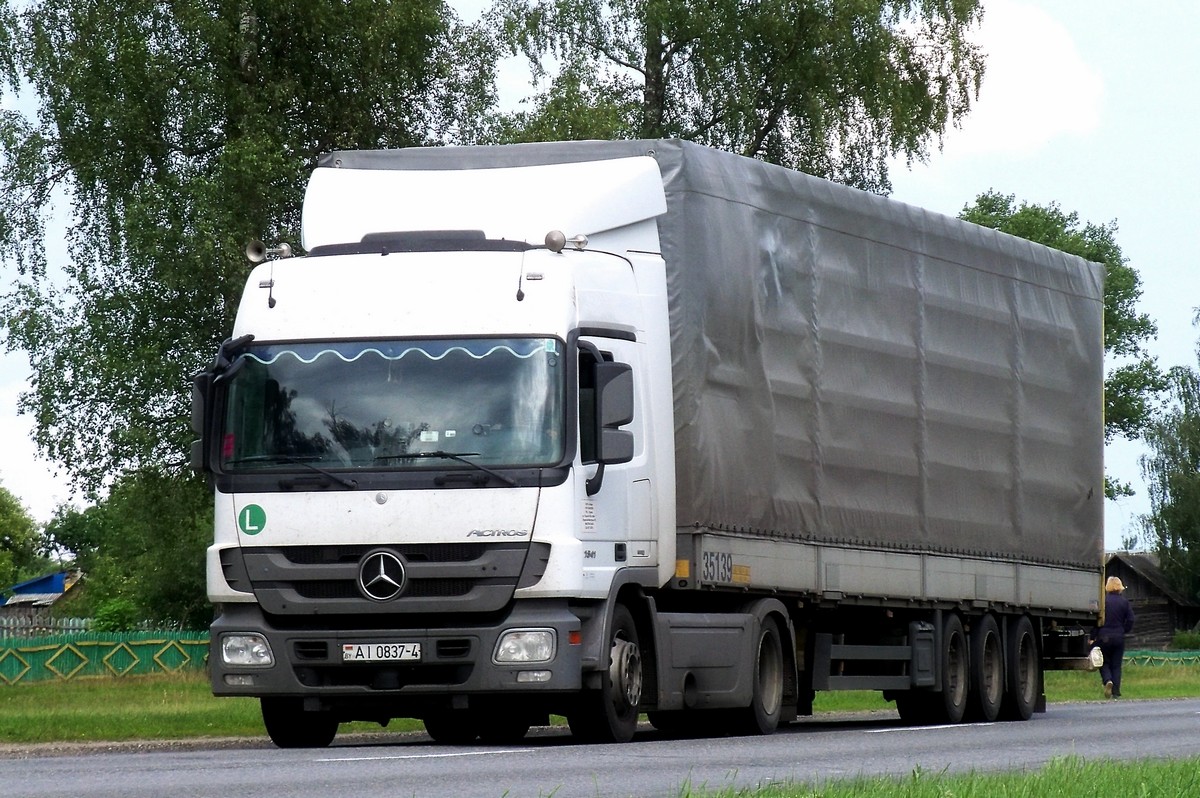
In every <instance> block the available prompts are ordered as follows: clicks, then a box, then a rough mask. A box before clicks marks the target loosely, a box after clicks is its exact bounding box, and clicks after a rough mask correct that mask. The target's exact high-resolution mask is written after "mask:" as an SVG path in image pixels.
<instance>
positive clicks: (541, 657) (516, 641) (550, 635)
mask: <svg viewBox="0 0 1200 798" xmlns="http://www.w3.org/2000/svg"><path fill="white" fill-rule="evenodd" d="M492 659H493V661H495V662H496V663H497V664H499V663H506V662H549V661H550V660H552V659H554V630H553V629H510V630H509V631H507V632H505V633H504V634H503V635H501V636H500V642H498V643H497V644H496V653H495V655H494V656H493V657H492Z"/></svg>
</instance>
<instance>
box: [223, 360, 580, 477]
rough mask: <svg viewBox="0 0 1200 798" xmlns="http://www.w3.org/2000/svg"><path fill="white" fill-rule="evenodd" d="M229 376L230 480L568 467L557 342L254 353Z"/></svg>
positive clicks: (226, 460)
mask: <svg viewBox="0 0 1200 798" xmlns="http://www.w3.org/2000/svg"><path fill="white" fill-rule="evenodd" d="M239 360H240V361H241V362H240V363H235V364H234V365H233V367H232V368H231V370H230V371H231V372H232V373H233V374H234V376H233V378H232V379H231V380H230V385H229V389H228V400H227V402H226V410H225V424H224V430H223V437H222V441H221V443H222V445H221V466H222V470H224V471H226V472H245V471H254V470H261V469H267V468H276V469H278V468H292V469H294V468H295V467H296V466H297V465H299V464H307V465H309V466H317V467H319V468H321V469H329V470H338V469H370V470H385V469H390V470H408V469H426V470H428V469H440V470H445V469H448V468H467V467H468V466H467V465H466V464H467V463H474V464H478V465H482V466H484V467H487V468H496V467H505V466H550V465H555V464H557V463H558V462H559V461H560V460H561V459H562V457H563V417H562V413H563V392H564V390H565V385H566V382H565V380H564V378H563V373H562V372H563V358H562V344H561V342H560V341H558V340H557V339H553V338H520V339H497V338H488V339H473V340H424V341H357V342H337V343H320V344H314V343H304V344H295V343H291V344H270V345H261V346H251V347H249V348H248V349H247V350H246V351H245V352H244V353H243V354H242V355H241V356H240V358H239Z"/></svg>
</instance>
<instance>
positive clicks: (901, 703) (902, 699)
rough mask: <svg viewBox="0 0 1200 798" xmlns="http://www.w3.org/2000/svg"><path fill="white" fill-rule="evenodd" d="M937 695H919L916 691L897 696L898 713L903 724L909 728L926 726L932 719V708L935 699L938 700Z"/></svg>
mask: <svg viewBox="0 0 1200 798" xmlns="http://www.w3.org/2000/svg"><path fill="white" fill-rule="evenodd" d="M938 698H939V696H938V695H937V694H936V693H928V692H926V693H918V692H916V691H914V690H908V691H905V692H903V693H901V694H899V695H897V696H896V711H897V712H899V713H900V720H901V722H903V723H905V724H907V725H909V726H925V725H927V724H928V723H929V722H930V721H929V717H930V714H931V713H930V707H931V705H932V702H933V699H938Z"/></svg>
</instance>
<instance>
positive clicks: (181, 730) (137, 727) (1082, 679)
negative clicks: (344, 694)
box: [0, 665, 1200, 744]
mask: <svg viewBox="0 0 1200 798" xmlns="http://www.w3.org/2000/svg"><path fill="white" fill-rule="evenodd" d="M1124 682H1125V684H1124V687H1123V693H1124V696H1125V699H1126V700H1130V699H1138V698H1195V697H1200V666H1187V665H1126V666H1125V679H1124ZM1046 694H1047V697H1048V699H1049V700H1050V701H1051V702H1052V703H1053V702H1055V701H1090V700H1100V699H1101V697H1102V693H1101V688H1100V677H1099V676H1097V675H1096V674H1095V673H1085V672H1075V671H1052V672H1050V673H1047V674H1046ZM893 706H894V705H893V704H890V703H888V702H886V701H884V700H883V697H882V696H881V695H880V694H879V693H876V692H866V691H863V692H858V691H854V692H836V693H820V694H818V695H817V699H816V703H815V710H816V712H818V713H824V712H853V711H867V710H886V709H891V708H893ZM421 728H422V725H421V723H420V721H412V720H395V721H392V723H390V724H389V725H388V727H387V730H388V731H411V730H419V729H421ZM341 731H342V733H347V732H368V731H381V729H380V727H379V726H378V725H376V724H369V723H354V724H346V725H345V726H343V727H342V729H341ZM263 734H264V732H263V726H262V718H261V716H260V715H259V709H258V701H257V700H256V699H253V698H215V697H213V695H212V694H211V692H210V691H209V684H208V680H207V679H206V678H205V677H204V676H203V675H202V674H199V673H196V672H190V673H186V674H181V675H175V676H126V677H122V678H120V679H111V678H85V679H73V680H69V681H62V682H37V683H34V684H29V685H22V684H17V685H12V686H0V743H8V744H24V743H45V742H101V741H120V740H164V739H166V740H170V739H187V738H196V737H242V736H254V737H261V736H263Z"/></svg>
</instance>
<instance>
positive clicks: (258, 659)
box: [221, 632, 275, 667]
mask: <svg viewBox="0 0 1200 798" xmlns="http://www.w3.org/2000/svg"><path fill="white" fill-rule="evenodd" d="M221 660H222V661H223V662H224V663H225V664H226V665H255V666H259V667H266V666H268V665H274V664H275V655H274V654H272V653H271V644H270V643H268V642H267V638H265V637H263V636H262V635H260V634H255V633H252V632H251V633H247V634H233V635H224V636H223V637H222V638H221Z"/></svg>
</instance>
